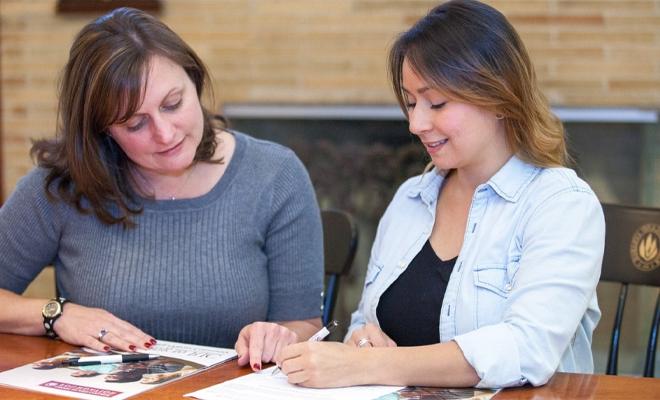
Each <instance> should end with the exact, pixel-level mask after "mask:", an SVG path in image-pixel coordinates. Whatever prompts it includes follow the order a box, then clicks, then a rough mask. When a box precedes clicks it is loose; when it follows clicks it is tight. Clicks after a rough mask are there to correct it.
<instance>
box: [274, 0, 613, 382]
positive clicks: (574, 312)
mask: <svg viewBox="0 0 660 400" xmlns="http://www.w3.org/2000/svg"><path fill="white" fill-rule="evenodd" d="M389 60H390V72H391V77H392V84H393V87H394V91H395V93H396V96H397V99H398V101H399V103H400V105H401V107H402V108H403V110H404V112H405V114H406V116H407V118H408V120H409V128H410V131H411V132H412V133H413V134H414V135H415V136H417V137H418V138H419V140H420V141H421V143H422V144H423V145H424V147H425V149H426V150H427V152H428V154H429V156H430V158H431V168H429V169H428V170H427V171H426V172H425V173H424V174H422V175H421V176H417V177H413V178H411V179H409V180H408V181H406V182H405V183H403V185H402V186H401V187H400V188H399V190H398V191H397V193H396V195H395V196H394V199H393V200H392V202H391V203H390V205H389V207H388V209H387V210H386V212H385V214H384V216H383V217H382V219H381V221H380V224H379V226H378V231H377V234H376V239H375V242H374V244H373V248H372V251H371V259H370V261H369V266H368V269H367V275H366V278H365V283H364V289H363V293H362V299H361V300H360V304H359V306H358V309H357V311H355V312H354V313H353V315H352V320H351V325H350V327H349V330H348V334H347V336H346V339H345V343H344V344H340V343H299V344H293V345H290V346H288V347H286V348H285V349H284V350H283V351H282V354H281V357H280V358H279V359H277V358H276V360H277V362H278V363H279V364H280V365H281V368H282V371H284V372H285V373H287V374H288V379H289V382H292V383H297V384H300V385H303V386H313V387H327V386H348V385H359V384H391V385H428V386H444V387H458V386H477V387H486V388H499V387H507V386H519V385H524V384H527V383H529V384H532V385H542V384H544V383H546V382H547V381H548V380H549V379H550V377H551V376H552V374H554V373H555V372H556V371H563V372H581V373H590V372H592V371H593V358H592V353H591V339H592V333H593V330H594V328H595V326H596V324H597V323H598V320H599V319H600V311H599V309H598V303H597V299H596V284H597V282H598V278H599V275H600V268H601V262H602V257H603V247H604V239H605V224H604V219H603V213H602V209H601V206H600V203H599V201H598V199H597V198H596V196H595V194H594V193H593V191H592V190H591V189H590V188H589V186H588V185H587V183H585V182H584V181H582V180H581V179H580V178H579V177H578V176H577V175H576V174H575V172H574V171H573V170H571V169H568V168H566V167H565V166H564V165H565V163H566V159H567V153H566V145H565V140H564V131H563V128H562V125H561V122H560V121H559V120H557V118H556V117H555V116H554V115H553V114H552V112H551V111H550V107H549V106H548V103H547V101H546V100H545V98H544V97H543V95H542V94H541V91H540V89H539V88H538V85H537V82H536V78H535V75H534V69H533V67H532V63H531V61H530V60H529V56H528V55H527V51H526V50H525V47H524V45H523V43H522V41H521V40H520V38H519V37H518V35H517V33H516V31H515V29H514V28H513V27H512V26H511V25H510V23H509V22H508V21H507V20H506V18H505V17H504V16H503V15H502V14H501V13H500V12H499V11H497V10H495V9H494V8H493V7H491V6H489V5H486V4H483V3H481V2H478V1H474V0H453V1H449V2H446V3H443V4H441V5H440V6H438V7H436V8H434V9H433V10H431V11H430V12H429V13H428V14H427V15H426V16H425V17H423V18H422V19H421V20H419V21H418V22H417V23H416V24H415V25H414V26H413V27H412V28H411V29H409V30H408V31H407V32H405V33H403V34H402V35H401V36H400V37H399V38H398V39H397V40H396V42H395V43H394V45H393V46H392V49H391V51H390V59H389Z"/></svg>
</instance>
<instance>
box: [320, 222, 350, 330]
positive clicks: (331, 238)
mask: <svg viewBox="0 0 660 400" xmlns="http://www.w3.org/2000/svg"><path fill="white" fill-rule="evenodd" d="M321 219H322V221H323V248H324V255H325V280H326V284H325V292H324V296H323V325H327V324H328V322H330V321H331V318H332V313H333V311H334V309H335V303H336V302H337V293H338V291H339V278H340V277H342V276H346V275H348V273H349V271H350V270H351V265H353V258H354V257H355V251H356V250H357V244H358V237H357V227H356V225H355V223H354V222H353V218H352V217H351V216H350V214H348V213H346V212H343V211H338V210H323V211H321Z"/></svg>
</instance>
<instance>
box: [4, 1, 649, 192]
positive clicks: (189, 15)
mask: <svg viewBox="0 0 660 400" xmlns="http://www.w3.org/2000/svg"><path fill="white" fill-rule="evenodd" d="M436 3H437V2H436V1H425V0H399V1H395V0H332V1H327V0H305V1H302V0H277V1H272V0H250V1H247V0H217V1H216V0H163V4H164V7H163V8H164V9H163V12H162V13H161V15H160V16H161V18H162V19H163V20H164V21H165V22H166V23H167V24H169V25H170V26H171V27H172V28H173V29H174V30H175V31H177V32H178V33H179V34H181V36H182V37H183V38H184V39H185V40H186V41H188V42H189V43H190V44H191V45H192V47H193V48H195V49H196V50H197V51H198V53H199V54H200V56H201V57H202V58H203V59H204V60H205V62H206V63H207V64H208V66H209V68H210V70H211V71H212V73H213V75H214V78H215V83H214V87H215V93H216V98H217V100H218V101H219V103H220V102H258V103H267V102H271V103H273V102H286V103H310V104H328V103H332V104H341V103H366V104H371V103H379V104H382V103H393V96H392V95H391V93H390V89H389V86H388V84H387V80H386V72H385V71H386V70H385V54H386V49H387V47H388V45H389V44H390V43H391V41H392V39H393V37H394V35H395V34H396V33H397V32H400V31H402V30H403V29H405V28H406V27H408V26H409V25H410V24H411V23H412V22H414V21H415V20H416V19H417V18H418V17H419V16H421V15H422V14H423V13H424V12H425V11H426V10H428V9H429V8H430V7H432V6H433V5H435V4H436ZM490 3H491V4H493V5H495V6H496V7H498V8H499V9H500V10H502V11H503V12H504V13H505V14H506V15H507V16H508V17H509V18H510V20H511V22H512V23H513V24H514V25H515V26H516V28H517V29H518V30H519V32H520V33H521V35H522V37H523V39H524V40H525V42H526V43H527V46H528V48H529V50H530V52H531V54H532V57H533V59H534V62H535V64H536V67H537V70H538V73H539V77H540V80H541V83H542V85H543V87H544V89H545V93H546V94H547V95H548V97H549V98H550V99H551V101H552V102H553V103H554V104H558V105H568V106H570V105H575V106H584V105H589V106H593V105H596V106H597V105H602V106H639V107H650V108H659V105H660V0H626V1H619V0H602V1H599V0H497V1H491V2H490ZM54 10H55V1H54V0H39V1H26V0H2V1H1V2H0V15H1V20H0V35H1V41H2V49H1V54H0V55H1V63H2V64H1V65H0V71H1V74H2V75H1V83H2V88H1V89H2V101H1V102H0V103H1V104H2V121H1V123H2V135H3V137H2V149H3V154H2V158H1V159H2V161H3V163H4V165H3V166H2V172H3V178H4V180H3V181H4V193H5V194H8V193H10V192H11V190H12V189H13V187H14V186H15V184H16V181H17V180H18V178H19V177H20V176H22V175H24V174H25V173H26V172H27V171H28V170H29V169H30V168H31V165H32V164H31V161H30V160H29V158H28V149H29V146H30V138H33V137H41V136H49V135H52V133H53V128H54V124H55V104H56V94H55V91H56V80H57V77H58V73H59V70H60V69H61V67H62V66H63V64H64V62H65V60H66V54H67V52H68V48H69V45H70V43H71V40H72V37H73V35H74V34H75V33H76V32H77V31H78V30H79V29H80V28H81V27H82V26H83V25H84V24H85V23H86V22H88V21H89V20H90V19H91V18H93V15H83V16H61V15H55V12H54Z"/></svg>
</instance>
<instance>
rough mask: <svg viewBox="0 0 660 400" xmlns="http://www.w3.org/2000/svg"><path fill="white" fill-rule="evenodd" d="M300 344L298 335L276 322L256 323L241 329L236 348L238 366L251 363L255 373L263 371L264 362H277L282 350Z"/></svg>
mask: <svg viewBox="0 0 660 400" xmlns="http://www.w3.org/2000/svg"><path fill="white" fill-rule="evenodd" d="M297 342H298V334H297V333H296V332H294V331H292V330H291V329H289V328H287V327H286V326H283V325H280V324H276V323H274V322H254V323H251V324H250V325H247V326H245V327H244V328H243V329H241V332H240V333H239V334H238V340H237V341H236V345H235V346H234V348H235V349H236V352H237V353H238V365H240V366H243V365H245V364H247V363H248V362H249V363H250V366H252V369H253V370H254V371H259V370H261V363H262V362H271V361H274V360H275V357H276V356H277V355H278V353H279V352H280V350H282V349H283V348H284V347H286V346H287V345H289V344H292V343H297Z"/></svg>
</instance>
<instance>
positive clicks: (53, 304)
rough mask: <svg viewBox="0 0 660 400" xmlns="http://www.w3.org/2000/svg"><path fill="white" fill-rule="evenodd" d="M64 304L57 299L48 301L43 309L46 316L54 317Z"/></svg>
mask: <svg viewBox="0 0 660 400" xmlns="http://www.w3.org/2000/svg"><path fill="white" fill-rule="evenodd" d="M61 310H62V306H61V305H60V303H58V302H57V301H49V302H48V303H46V305H45V306H44V309H43V314H44V316H45V317H49V318H52V317H54V316H56V315H57V314H59V313H60V311H61Z"/></svg>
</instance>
